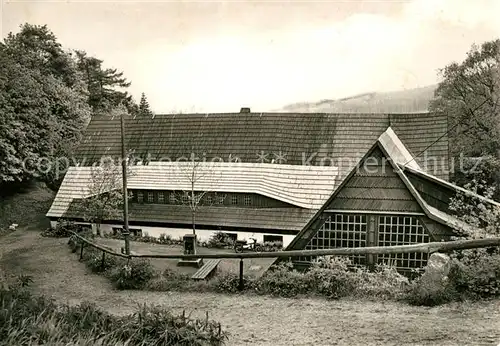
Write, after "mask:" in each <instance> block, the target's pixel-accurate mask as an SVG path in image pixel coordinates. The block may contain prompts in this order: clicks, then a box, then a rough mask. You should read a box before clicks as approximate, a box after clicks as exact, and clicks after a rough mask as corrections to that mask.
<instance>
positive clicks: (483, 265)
mask: <svg viewBox="0 0 500 346" xmlns="http://www.w3.org/2000/svg"><path fill="white" fill-rule="evenodd" d="M465 188H466V189H468V190H469V191H471V192H473V194H471V193H466V192H462V191H459V192H457V194H456V196H455V197H454V198H452V199H451V201H450V206H449V208H450V209H451V210H452V211H453V212H455V214H456V216H457V217H458V218H459V219H461V220H463V221H464V222H466V223H468V224H469V225H471V228H470V229H458V230H456V232H457V237H455V238H458V239H480V238H487V237H498V235H499V226H500V210H499V208H498V207H497V206H496V205H495V204H492V203H490V202H489V201H488V200H486V199H485V198H481V197H479V196H478V195H476V194H475V193H477V192H479V191H481V192H482V193H483V195H484V196H485V197H487V198H491V196H492V195H493V194H494V192H495V189H494V188H493V187H491V186H488V184H486V182H485V181H477V180H474V179H473V180H472V181H471V182H470V183H468V184H466V185H465ZM450 257H451V258H452V262H451V269H450V273H449V275H448V277H447V280H446V281H445V282H444V283H443V284H442V287H441V288H440V289H436V290H432V291H431V292H429V290H427V289H426V287H424V286H425V285H423V283H422V282H421V280H415V281H414V282H412V284H411V285H410V287H409V288H408V291H407V293H406V300H407V301H408V302H409V303H410V304H414V305H428V306H433V305H439V304H443V303H447V302H450V301H455V300H463V299H477V298H488V297H498V296H500V250H499V249H498V248H480V249H470V250H458V251H454V252H452V253H451V255H450Z"/></svg>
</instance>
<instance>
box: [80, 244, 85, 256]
mask: <svg viewBox="0 0 500 346" xmlns="http://www.w3.org/2000/svg"><path fill="white" fill-rule="evenodd" d="M83 244H85V243H84V242H83V241H82V247H81V248H80V261H81V260H82V259H83Z"/></svg>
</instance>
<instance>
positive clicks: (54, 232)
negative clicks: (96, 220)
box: [41, 220, 86, 238]
mask: <svg viewBox="0 0 500 346" xmlns="http://www.w3.org/2000/svg"><path fill="white" fill-rule="evenodd" d="M84 229H86V228H84V227H83V226H81V225H77V224H75V223H74V222H72V221H67V220H62V221H59V222H58V223H57V226H56V227H55V228H47V229H45V230H44V231H42V233H41V235H42V237H53V238H67V237H70V236H71V232H75V233H81V232H82V231H83V230H84Z"/></svg>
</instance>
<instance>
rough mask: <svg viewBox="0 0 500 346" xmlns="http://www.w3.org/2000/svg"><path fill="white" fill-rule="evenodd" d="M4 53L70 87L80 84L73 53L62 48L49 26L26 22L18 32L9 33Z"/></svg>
mask: <svg viewBox="0 0 500 346" xmlns="http://www.w3.org/2000/svg"><path fill="white" fill-rule="evenodd" d="M5 54H8V55H10V56H11V57H12V58H14V59H15V61H16V62H18V63H20V64H21V65H23V66H24V67H26V68H28V69H30V70H38V71H40V72H41V73H42V74H43V75H52V76H54V77H55V78H57V79H60V80H61V81H63V82H64V84H65V85H66V86H68V87H73V86H75V85H76V84H79V83H80V79H81V76H80V75H79V73H78V70H77V69H76V64H75V61H74V60H73V58H72V55H71V53H70V52H67V51H65V50H64V49H63V47H62V45H61V44H60V43H59V42H57V38H56V36H55V35H54V33H52V32H51V31H50V30H49V28H48V27H47V25H43V26H40V25H31V24H28V23H26V24H23V25H21V26H20V31H19V32H18V33H16V34H13V33H9V34H8V35H7V37H6V38H5Z"/></svg>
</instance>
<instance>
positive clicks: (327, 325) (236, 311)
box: [0, 230, 500, 346]
mask: <svg viewBox="0 0 500 346" xmlns="http://www.w3.org/2000/svg"><path fill="white" fill-rule="evenodd" d="M66 242H67V240H66V239H50V238H42V237H40V236H39V235H38V234H37V233H35V232H31V231H23V230H19V231H16V232H14V233H11V234H9V235H6V236H4V237H2V238H0V266H1V267H2V268H3V270H4V271H6V272H7V273H12V274H19V273H24V274H28V275H32V276H33V277H34V280H35V284H34V286H33V288H34V290H35V291H36V292H37V293H42V294H46V295H49V296H53V297H54V298H56V299H57V300H58V301H61V302H69V303H71V304H75V303H78V302H80V301H82V300H90V301H93V302H95V303H96V304H97V305H98V306H100V307H102V308H103V309H106V310H108V311H110V312H113V313H116V314H126V313H130V312H132V311H133V310H134V309H135V307H136V306H137V304H144V303H147V304H160V305H162V306H164V307H166V308H170V309H172V310H174V311H175V312H181V311H182V310H183V309H185V310H186V312H190V311H192V313H193V315H196V316H204V315H205V312H206V311H208V313H209V316H210V318H212V319H215V320H218V321H220V322H221V323H222V324H223V327H224V328H225V329H226V330H228V331H229V332H230V333H231V339H230V341H229V343H228V345H235V346H240V345H498V344H499V343H500V301H499V300H496V301H492V302H483V303H475V304H450V305H447V306H443V307H437V308H420V307H418V308H417V307H410V306H406V305H403V304H399V303H393V302H390V303H387V302H386V303H384V302H380V303H379V302H366V301H348V300H341V301H325V300H322V299H296V300H295V299H276V298H270V297H262V296H249V295H241V296H240V295H234V296H230V295H218V294H195V293H154V292H140V291H127V292H119V291H114V290H113V289H112V288H111V286H110V284H109V283H108V282H107V280H106V279H104V278H103V277H100V276H98V275H93V274H90V273H89V272H88V271H87V270H86V268H85V266H84V265H83V264H81V263H79V262H78V260H77V255H75V254H71V253H70V251H69V250H68V247H67V246H66Z"/></svg>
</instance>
